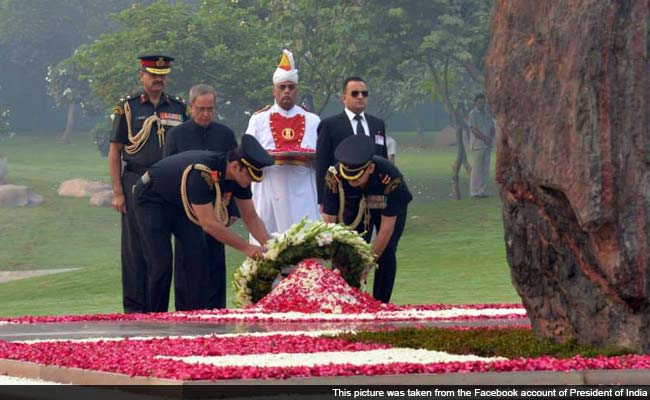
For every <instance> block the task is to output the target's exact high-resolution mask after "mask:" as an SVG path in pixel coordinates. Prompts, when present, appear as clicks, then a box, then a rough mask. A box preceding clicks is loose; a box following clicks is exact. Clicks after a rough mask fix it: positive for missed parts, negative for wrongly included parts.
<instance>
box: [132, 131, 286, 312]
mask: <svg viewBox="0 0 650 400" xmlns="http://www.w3.org/2000/svg"><path fill="white" fill-rule="evenodd" d="M273 163H274V159H273V158H272V157H271V156H270V155H269V154H268V153H267V152H266V150H264V149H263V148H262V146H261V145H260V144H259V142H258V141H257V140H255V138H254V137H252V136H250V135H244V137H243V138H242V142H241V144H240V146H239V147H238V148H237V149H235V150H231V151H229V152H228V153H216V152H212V151H204V150H189V151H185V152H182V153H179V154H176V155H173V156H170V157H167V158H164V159H163V160H161V161H159V162H158V163H156V164H154V165H153V166H152V167H151V168H150V169H149V170H148V171H147V173H145V174H144V175H143V176H142V178H141V179H140V182H138V184H137V185H135V186H134V187H133V191H134V194H135V197H136V202H137V204H138V207H137V210H138V211H137V213H138V222H139V224H140V227H141V229H142V237H143V240H144V243H145V256H146V259H147V264H148V265H149V266H150V268H151V270H150V272H149V275H148V278H149V279H148V295H147V309H148V311H151V312H164V311H167V307H168V302H169V288H170V285H171V278H172V260H173V255H172V246H171V243H170V240H169V237H170V234H172V233H173V234H174V237H175V238H176V239H177V240H178V242H180V244H181V246H182V248H183V252H184V262H183V268H182V269H177V270H176V271H175V279H176V280H179V281H180V282H183V284H182V285H176V286H175V289H176V292H175V294H176V298H177V299H178V298H180V299H181V301H180V303H179V302H178V301H177V304H182V305H183V307H184V310H196V309H209V308H218V307H223V305H225V296H226V265H225V260H223V259H215V258H211V257H209V256H208V254H210V253H209V251H210V249H209V248H210V244H209V243H208V244H206V243H205V241H204V235H203V233H204V232H205V233H207V234H209V235H210V236H212V237H213V238H214V239H215V240H216V241H218V242H221V243H224V244H227V245H229V246H231V247H234V248H235V249H237V250H239V251H241V252H242V253H244V254H245V255H246V256H248V257H252V258H259V257H261V256H262V254H263V253H264V251H265V250H264V248H263V247H260V246H257V245H253V244H249V243H248V241H246V240H245V239H243V238H241V237H240V236H238V235H236V234H234V233H232V232H230V231H229V230H228V228H227V227H226V223H227V221H228V211H227V207H228V204H229V203H230V201H231V200H232V199H233V197H234V200H235V202H236V203H237V206H238V208H239V212H240V213H241V217H242V220H243V221H244V225H246V228H247V229H248V230H249V232H250V233H251V234H252V235H253V237H255V239H256V240H257V241H258V242H259V243H266V241H267V240H268V239H269V234H268V232H267V231H266V228H265V226H264V223H263V222H262V220H261V219H260V218H259V216H258V215H257V212H256V211H255V207H254V206H253V202H252V200H251V197H252V193H251V190H250V185H251V182H253V181H254V182H260V181H262V179H263V178H264V168H265V167H268V166H270V165H273Z"/></svg>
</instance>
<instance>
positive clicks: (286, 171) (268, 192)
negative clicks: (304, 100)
mask: <svg viewBox="0 0 650 400" xmlns="http://www.w3.org/2000/svg"><path fill="white" fill-rule="evenodd" d="M271 113H279V114H280V115H282V116H283V117H287V118H291V117H294V116H296V115H298V114H303V115H304V116H305V134H304V136H303V138H302V142H301V144H300V146H301V147H304V148H308V149H314V150H315V149H316V139H317V136H318V133H317V131H316V129H317V128H318V124H319V122H320V118H319V117H318V116H317V115H316V114H313V113H310V112H307V111H305V110H304V109H303V108H302V107H299V106H294V107H293V108H292V109H290V110H289V111H286V110H284V109H282V108H281V107H279V106H278V105H277V104H274V105H273V106H271V108H269V109H268V110H265V111H261V112H258V113H256V114H254V115H253V116H252V117H251V119H250V121H249V122H248V129H246V133H247V134H249V135H253V136H255V138H256V139H257V140H258V141H259V142H260V144H261V145H262V147H264V148H265V149H267V150H274V149H275V141H274V140H273V135H272V133H271V120H270V118H271ZM251 189H252V191H253V204H254V205H255V209H256V210H257V213H258V214H259V216H260V218H261V219H262V221H263V222H264V225H265V226H266V230H267V231H268V232H269V234H273V233H275V232H280V233H281V232H284V231H286V230H287V229H289V227H291V225H293V224H295V223H296V222H299V221H300V220H301V219H302V218H304V217H308V218H309V219H310V220H314V221H315V220H318V219H320V212H319V208H318V198H317V194H316V175H315V171H314V169H313V168H310V167H303V166H298V165H273V166H271V167H268V168H265V169H264V180H263V181H262V182H253V184H252V186H251ZM250 241H251V243H257V242H256V241H255V239H253V237H252V236H251V237H250Z"/></svg>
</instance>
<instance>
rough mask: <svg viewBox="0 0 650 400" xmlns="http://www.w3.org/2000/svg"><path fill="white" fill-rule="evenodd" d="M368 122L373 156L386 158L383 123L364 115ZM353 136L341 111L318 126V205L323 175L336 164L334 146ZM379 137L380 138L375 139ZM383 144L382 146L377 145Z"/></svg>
mask: <svg viewBox="0 0 650 400" xmlns="http://www.w3.org/2000/svg"><path fill="white" fill-rule="evenodd" d="M364 116H365V118H366V121H368V130H369V131H370V137H372V138H373V139H374V140H375V154H376V155H378V156H381V157H384V158H388V149H387V148H386V127H385V125H384V121H383V120H381V119H379V118H376V117H373V116H372V115H369V114H368V113H365V114H364ZM350 135H354V131H353V130H352V123H351V122H350V120H349V119H348V115H347V114H346V113H345V111H343V112H342V113H340V114H337V115H334V116H332V117H329V118H325V119H324V120H322V121H321V122H320V124H319V125H318V141H317V143H316V189H317V191H318V203H319V204H322V203H323V187H324V185H325V175H327V169H328V168H329V167H330V165H334V164H336V160H335V159H334V150H336V146H338V145H339V143H341V141H343V139H345V138H346V137H348V136H350ZM375 136H381V137H382V138H377V139H376V138H375ZM378 143H383V144H378Z"/></svg>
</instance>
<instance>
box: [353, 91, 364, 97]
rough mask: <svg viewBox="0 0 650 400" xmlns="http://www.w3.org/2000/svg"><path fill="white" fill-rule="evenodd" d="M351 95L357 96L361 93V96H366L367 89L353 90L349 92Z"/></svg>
mask: <svg viewBox="0 0 650 400" xmlns="http://www.w3.org/2000/svg"><path fill="white" fill-rule="evenodd" d="M350 94H351V95H352V97H358V96H359V94H361V95H362V96H363V97H368V91H367V90H353V91H351V92H350Z"/></svg>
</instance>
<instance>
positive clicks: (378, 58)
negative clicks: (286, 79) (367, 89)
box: [262, 0, 386, 114]
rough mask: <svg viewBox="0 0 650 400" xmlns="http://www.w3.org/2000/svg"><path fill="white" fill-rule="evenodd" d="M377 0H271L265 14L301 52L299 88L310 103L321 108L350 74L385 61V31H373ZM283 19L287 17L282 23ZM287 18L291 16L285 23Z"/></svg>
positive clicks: (285, 42) (282, 39)
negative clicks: (377, 34)
mask: <svg viewBox="0 0 650 400" xmlns="http://www.w3.org/2000/svg"><path fill="white" fill-rule="evenodd" d="M371 3H373V2H372V1H364V0H343V1H341V0H304V1H298V2H296V1H291V0H266V1H264V2H262V4H263V5H264V6H265V7H266V8H267V9H268V15H266V17H265V20H266V21H267V22H268V23H269V24H271V25H272V26H273V27H275V29H276V35H277V39H276V40H277V43H278V45H281V46H286V47H287V48H289V49H290V50H291V51H292V52H294V55H295V56H296V62H297V63H298V66H299V69H300V79H301V84H300V90H301V93H302V94H303V98H304V99H306V100H307V103H310V102H311V103H312V104H308V107H309V108H310V109H311V110H312V111H313V112H315V113H317V114H320V113H321V112H322V111H323V110H324V109H325V107H326V106H327V105H328V104H329V102H330V101H331V100H332V98H333V97H336V96H337V95H338V94H339V93H341V86H342V84H343V80H344V79H345V77H346V76H349V75H359V76H369V75H370V71H371V70H372V67H373V65H374V66H377V65H383V64H384V62H385V60H386V57H385V54H384V53H383V52H384V51H385V47H383V46H382V45H381V43H382V39H383V37H384V36H375V35H372V34H371V29H370V24H371V19H370V17H371V13H372V12H373V11H372V9H374V8H375V7H374V5H372V4H371ZM278 21H282V22H280V23H278ZM284 21H290V22H286V23H284Z"/></svg>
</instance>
